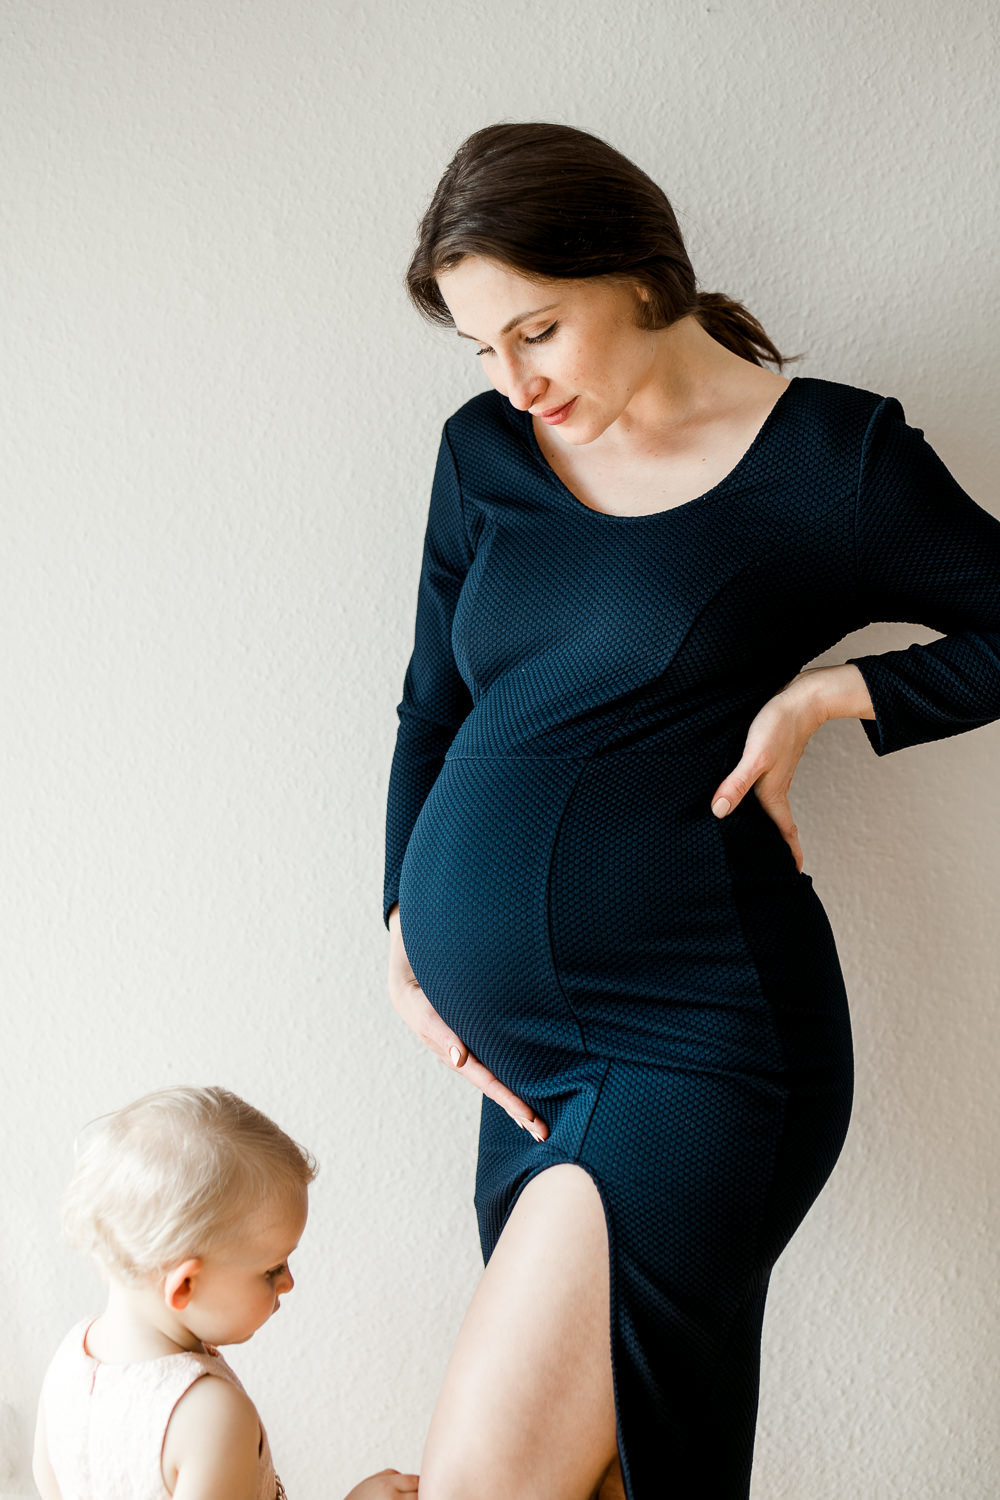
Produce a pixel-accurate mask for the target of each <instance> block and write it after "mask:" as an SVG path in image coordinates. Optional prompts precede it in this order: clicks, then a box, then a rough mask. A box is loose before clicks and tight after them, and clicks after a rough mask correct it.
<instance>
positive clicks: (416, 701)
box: [382, 425, 473, 927]
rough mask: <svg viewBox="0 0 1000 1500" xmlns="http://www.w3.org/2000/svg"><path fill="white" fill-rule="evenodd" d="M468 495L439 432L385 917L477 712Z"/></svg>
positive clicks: (398, 757)
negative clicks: (465, 617)
mask: <svg viewBox="0 0 1000 1500" xmlns="http://www.w3.org/2000/svg"><path fill="white" fill-rule="evenodd" d="M472 558H473V552H472V547H471V545H470V543H469V538H468V535H467V533H466V529H465V518H464V515H463V511H462V492H461V489H460V487H459V480H458V470H457V468H456V466H455V457H454V454H453V453H452V450H451V444H450V442H449V441H448V431H447V425H446V426H445V429H444V431H443V432H442V434H441V445H440V447H439V449H438V457H437V466H436V468H435V471H434V482H433V484H432V486H431V499H430V507H429V510H428V515H427V527H426V530H425V533H424V551H423V561H422V563H421V568H420V584H419V587H418V590H417V614H416V624H415V628H414V640H413V651H412V653H411V655H410V660H409V664H408V666H407V668H406V676H405V678H404V681H403V698H402V701H401V703H400V704H399V705H398V707H397V710H396V712H397V714H398V716H399V728H398V730H397V733H396V748H395V751H394V753H393V757H392V768H391V770H390V773H389V795H388V801H387V805H386V818H385V888H384V891H383V899H382V918H383V921H384V922H385V925H386V926H387V927H388V926H389V912H390V910H391V909H392V907H393V906H394V905H395V904H396V902H397V901H398V900H399V874H400V870H401V869H402V865H403V856H404V854H405V853H406V846H407V844H408V842H409V839H410V834H411V833H412V832H413V825H414V823H416V821H417V817H418V815H419V813H420V809H421V808H422V807H423V805H424V801H425V800H426V797H427V794H428V792H429V791H430V789H431V787H432V786H433V785H434V782H435V781H436V779H437V776H438V772H439V771H440V770H441V767H442V766H443V765H444V758H445V755H446V754H447V752H448V747H449V745H450V744H451V742H452V740H453V739H454V738H455V735H456V733H457V732H458V728H459V726H460V724H461V723H462V721H463V719H464V718H465V717H466V715H467V714H468V712H469V710H470V708H471V707H472V696H471V694H470V692H469V689H468V687H467V686H466V684H465V682H464V681H463V679H462V676H461V674H460V672H459V670H458V667H457V666H456V665H455V656H454V653H453V651H452V646H451V626H452V621H453V619H454V616H455V606H456V605H457V603H458V596H459V594H460V593H461V591H462V584H463V583H464V582H465V575H466V573H467V572H468V571H469V567H470V565H471V563H472Z"/></svg>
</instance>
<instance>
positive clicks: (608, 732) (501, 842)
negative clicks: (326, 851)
mask: <svg viewBox="0 0 1000 1500" xmlns="http://www.w3.org/2000/svg"><path fill="white" fill-rule="evenodd" d="M873 620H906V621H912V622H919V623H922V624H925V625H928V626H931V627H933V628H934V629H936V630H938V631H942V632H949V634H947V635H946V636H945V637H944V638H943V639H939V640H935V641H934V642H932V643H930V644H928V645H913V646H911V647H909V649H908V650H905V651H889V652H885V653H882V654H876V655H867V656H858V657H852V658H850V660H852V661H854V662H856V664H857V666H858V667H859V669H860V671H861V673H862V675H863V677H864V679H865V682H866V683H867V685H868V688H869V690H870V693H871V698H872V703H873V706H874V709H875V713H876V717H875V720H874V721H865V720H863V721H862V723H863V726H864V729H865V732H866V734H867V736H868V739H869V741H870V743H871V745H872V747H873V748H874V750H875V751H876V752H877V753H878V754H879V755H883V754H885V753H887V752H889V751H893V750H898V749H901V748H903V747H905V746H911V745H915V744H918V743H921V742H925V741H930V740H934V739H939V738H941V737H942V736H945V735H951V734H957V733H959V732H961V731H963V730H968V729H971V728H973V727H975V726H977V725H982V724H986V723H988V722H991V721H993V720H996V719H998V718H1000V522H998V521H997V520H996V519H994V518H993V517H992V516H991V515H989V514H988V513H987V512H986V511H985V510H983V509H982V508H981V507H979V506H978V505H977V504H975V502H974V501H972V500H971V499H970V498H969V496H968V495H967V494H966V493H965V492H964V491H963V490H962V489H961V488H960V486H959V485H958V484H957V482H956V481H955V479H954V478H953V477H952V476H951V475H950V474H949V472H948V471H947V469H946V468H945V466H944V465H943V464H942V462H941V461H940V459H939V458H938V457H937V456H936V454H935V453H934V452H933V450H932V449H931V448H930V447H929V446H928V444H927V443H926V442H925V440H924V438H923V433H922V432H921V431H920V430H919V429H914V428H911V427H909V426H908V425H907V424H906V421H905V418H904V413H903V409H902V407H901V406H900V404H899V402H898V401H897V400H896V399H895V398H893V397H885V398H883V397H881V396H879V395H876V394H873V393H872V392H869V391H865V390H859V389H856V388H854V387H852V386H848V385H843V384H839V383H835V382H831V381H826V380H819V379H813V378H806V377H797V378H795V379H793V380H792V381H791V382H790V383H789V385H788V386H786V388H785V389H784V390H783V391H782V393H781V395H780V397H779V399H778V401H777V403H776V405H775V406H774V408H773V409H772V411H771V412H770V414H769V415H768V417H767V420H766V421H765V422H764V424H763V426H762V428H761V429H760V431H759V432H758V434H757V436H756V438H755V439H754V441H753V443H752V444H751V446H750V447H749V449H748V450H747V452H746V453H745V454H744V455H743V457H742V458H741V460H740V461H739V463H738V464H737V465H736V467H735V468H734V469H733V470H732V471H731V472H730V473H729V474H728V475H727V476H726V478H724V479H723V480H722V481H721V482H720V483H719V484H717V485H715V486H714V488H712V489H711V490H709V491H708V492H707V493H705V494H704V495H701V496H699V497H697V498H696V499H694V500H691V501H688V502H687V503H685V504H681V505H678V506H675V507H674V508H672V509H669V510H665V511H661V512H658V513H656V514H653V515H647V516H635V517H626V516H616V515H608V514H606V513H603V512H599V511H595V510H593V509H591V508H589V507H588V506H586V505H584V504H583V503H582V502H581V501H579V500H578V499H577V498H576V497H575V496H574V495H573V494H572V493H571V492H570V491H569V490H568V489H567V488H566V486H565V485H564V484H563V483H562V482H561V481H560V480H559V478H558V477H557V476H556V474H555V473H554V471H553V470H552V469H551V468H550V466H549V465H548V464H547V463H546V461H545V459H544V458H543V456H542V454H541V451H540V449H539V447H538V443H537V440H536V437H535V434H534V430H533V426H532V421H531V418H530V416H529V415H528V414H527V413H525V412H520V411H518V410H516V409H515V408H514V407H512V406H511V405H510V404H509V403H508V402H507V401H506V400H504V399H503V398H502V397H501V396H500V395H499V394H498V393H496V392H495V391H488V392H485V393H484V394H482V395H480V396H477V397H475V398H473V399H472V400H471V401H469V402H467V403H466V404H465V405H464V406H463V407H462V408H461V409H460V410H459V411H458V412H457V413H456V414H455V415H454V416H453V417H451V418H450V419H449V420H448V421H447V422H446V423H445V428H444V434H443V438H442V442H441V447H440V453H439V458H438V464H437V470H436V475H435V478H434V483H433V487H432V493H431V501H430V513H429V518H428V525H427V532H426V540H425V547H424V557H423V568H422V573H421V578H420V586H419V593H418V603H417V618H416V636H415V643H414V650H413V655H412V658H411V660H410V663H409V667H408V670H407V673H406V679H405V685H404V695H403V701H402V703H401V704H400V706H399V718H400V724H399V732H398V738H397V744H396V752H395V756H394V759H393V765H392V772H391V777H390V788H389V804H388V815H387V857H386V878H385V892H384V915H385V916H386V917H387V915H388V911H389V908H390V907H391V906H392V904H393V903H394V902H395V901H396V900H397V899H398V901H399V913H400V922H401V928H402V935H403V942H404V945H405V948H406V952H407V956H408V958H409V960H410V963H411V964H412V967H413V970H414V973H415V975H416V978H417V980H418V981H419V983H420V985H421V987H422V988H423V990H424V992H425V993H426V995H427V997H428V999H429V1000H430V1002H431V1004H432V1005H433V1006H434V1008H435V1009H436V1010H437V1011H438V1012H439V1013H440V1014H441V1015H442V1016H443V1017H444V1019H445V1020H446V1021H447V1023H448V1024H449V1025H450V1026H451V1027H453V1028H454V1030H455V1032H456V1033H457V1034H458V1035H459V1036H460V1037H461V1038H462V1039H463V1041H464V1042H465V1043H466V1044H467V1045H468V1046H469V1048H470V1049H471V1051H472V1052H473V1054H474V1055H476V1056H477V1057H479V1058H480V1059H481V1060H482V1061H483V1062H484V1063H485V1064H486V1065H487V1067H489V1068H490V1069H492V1070H493V1072H494V1073H495V1074H496V1075H497V1077H498V1078H500V1079H501V1080H502V1082H503V1083H505V1084H506V1085H507V1086H508V1087H509V1088H511V1089H512V1090H513V1091H514V1092H515V1093H516V1094H518V1095H520V1096H521V1097H522V1098H523V1099H525V1100H526V1101H527V1102H528V1104H530V1105H531V1107H532V1108H533V1109H534V1110H535V1111H536V1112H537V1113H538V1114H539V1115H540V1116H541V1118H542V1119H543V1120H545V1121H546V1123H547V1124H548V1125H549V1127H550V1131H551V1134H550V1136H549V1139H548V1140H547V1141H546V1142H545V1144H544V1145H538V1144H536V1143H535V1142H534V1141H533V1140H532V1139H531V1138H530V1136H529V1135H528V1134H527V1133H526V1132H524V1131H521V1130H519V1129H518V1127H517V1126H516V1125H515V1124H514V1122H513V1121H512V1120H511V1119H510V1118H509V1117H508V1116H507V1115H506V1114H505V1113H504V1111H503V1110H502V1109H500V1108H499V1107H498V1106H497V1105H496V1104H494V1103H493V1102H492V1101H491V1100H489V1099H485V1098H484V1100H483V1106H482V1119H481V1130H480V1145H479V1167H478V1174H477V1182H476V1194H475V1201H476V1207H477V1211H478V1215H479V1226H480V1235H481V1240H482V1246H483V1253H484V1256H485V1257H486V1258H487V1259H488V1258H489V1256H490V1254H491V1253H492V1250H493V1247H494V1246H495V1244H496V1242H497V1239H498V1237H499V1235H500V1232H501V1229H502V1228H503V1225H504V1222H505V1220H506V1218H507V1215H508V1214H509V1213H510V1210H511V1208H512V1206H513V1204H514V1202H515V1201H516V1199H517V1196H518V1194H519V1192H520V1191H521V1189H522V1188H523V1187H524V1185H525V1183H526V1182H527V1181H528V1180H529V1179H530V1178H531V1177H532V1176H534V1175H535V1174H537V1173H538V1172H540V1171H542V1170H543V1169H544V1168H546V1167H549V1166H552V1165H554V1164H555V1163H557V1162H563V1161H570V1162H576V1163H578V1164H579V1165H580V1166H581V1167H583V1168H584V1169H585V1170H586V1171H587V1172H589V1173H590V1175H591V1177H592V1178H593V1180H594V1181H595V1183H596V1185H597V1187H598V1189H599V1191H600V1194H601V1199H602V1202H603V1205H604V1211H605V1215H606V1220H607V1227H608V1235H609V1251H610V1270H611V1307H610V1320H611V1350H612V1359H613V1366H614V1377H615V1398H616V1409H617V1416H618V1437H619V1447H620V1452H621V1457H622V1466H623V1471H624V1475H625V1485H626V1491H627V1494H628V1497H629V1500H662V1497H663V1495H664V1477H663V1476H664V1474H665V1473H667V1474H669V1481H670V1483H669V1488H670V1492H671V1494H677V1495H685V1496H686V1495H697V1496H699V1500H742V1497H745V1496H746V1495H747V1494H748V1491H749V1484H750V1467H751V1458H752V1450H753V1438H754V1427H755V1420H756V1410H757V1390H758V1370H759V1357H760V1331H761V1320H762V1316H763V1310H764V1299H765V1294H766V1291H767V1285H768V1278H769V1275H770V1272H771V1269H772V1267H773V1265H774V1262H775V1260H776V1258H777V1256H778V1255H779V1254H780V1252H781V1250H782V1249H783V1247H784V1246H785V1245H786V1244H787V1242H788V1240H789V1238H790V1236H791V1235H792V1233H793V1232H794V1230H795V1229H796V1227H797V1226H798V1224H799V1223H800V1221H801V1219H802V1217H803V1216H804V1214H805V1213H806V1211H807V1209H808V1208H809V1205H810V1204H811V1203H812V1201H813V1199H814V1198H815V1196H816V1194H817V1193H818V1192H819V1190H820V1188H821V1187H822V1185H823V1183H824V1182H825V1180H826V1178H827V1177H828V1175H829V1173H830V1171H831V1170H832V1168H833V1165H834V1163H835V1161H836V1159H837V1156H838V1154H839V1152H840V1149H841V1146H842V1144H843V1140H844V1136H845V1132H846V1130H847V1124H848V1118H849V1115H850V1109H851V1097H852V1048H851V1034H850V1023H849V1019H848V1007H847V999H846V995H845V991H844V984H843V979H842V975H841V969H840V964H839V961H838V956H837V950H836V947H835V943H834V938H833V934H832V932H831V929H830V925H829V922H828V920H827V916H826V913H825V911H824V909H823V907H822V905H821V903H820V900H819V897H818V895H817V893H816V892H815V891H814V889H813V882H812V878H811V877H810V875H809V874H807V873H805V872H804V871H803V872H801V873H800V872H798V871H797V870H796V868H795V859H794V856H793V855H792V852H791V850H790V849H789V847H788V845H787V844H786V843H785V841H784V839H783V838H782V836H781V834H780V832H779V831H778V828H777V826H776V824H775V823H774V822H773V821H772V819H771V818H770V817H768V815H767V814H766V813H765V812H764V811H763V809H762V807H761V805H760V803H759V802H758V800H757V798H756V796H755V795H754V794H753V793H752V792H751V793H750V794H748V795H747V796H746V797H745V798H744V799H743V801H742V802H741V803H740V804H739V805H738V806H737V807H736V808H735V809H734V810H733V812H731V813H730V814H729V815H728V816H727V817H725V818H722V819H717V818H716V817H715V816H714V814H713V813H712V811H711V807H710V797H711V795H712V793H713V792H714V790H715V788H716V787H717V785H718V784H719V782H720V781H721V780H722V779H723V777H724V776H725V775H726V774H727V773H728V772H729V771H731V770H732V769H733V767H734V766H735V765H736V763H737V762H738V760H739V759H740V756H741V754H742V751H743V747H744V743H745V739H746V733H747V729H748V726H749V724H750V721H751V720H752V718H753V717H754V715H755V714H756V713H757V712H758V710H759V709H760V708H761V706H762V705H763V704H764V703H765V702H766V701H767V699H769V698H770V697H772V696H773V695H774V694H775V693H776V692H778V691H779V690H780V689H781V688H782V687H783V686H784V684H785V683H786V682H788V680H789V679H790V678H791V677H793V676H794V675H795V674H796V673H797V672H798V671H799V670H800V668H801V667H802V666H803V665H804V664H805V663H806V662H809V661H811V660H812V659H813V658H814V657H816V656H818V655H819V654H820V653H822V652H824V651H826V650H828V649H829V648H830V647H832V646H833V645H835V644H836V642H838V641H839V640H841V639H842V638H843V637H844V636H845V635H847V634H848V633H849V632H851V631H854V630H857V629H859V628H860V627H862V626H864V625H866V624H868V623H869V622H871V621H873ZM806 1487H807V1488H808V1485H807V1486H806Z"/></svg>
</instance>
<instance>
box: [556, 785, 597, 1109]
mask: <svg viewBox="0 0 1000 1500" xmlns="http://www.w3.org/2000/svg"><path fill="white" fill-rule="evenodd" d="M560 759H570V757H568V756H566V757H560ZM586 769H587V767H586V763H584V764H583V765H581V766H580V769H579V771H578V772H577V774H576V776H575V777H574V779H573V784H572V786H571V787H570V789H569V794H568V796H567V797H566V801H565V802H564V803H563V808H562V812H561V813H560V814H559V821H558V822H557V823H556V826H555V829H554V831H553V834H552V842H551V844H550V845H549V857H548V861H547V864H546V868H545V946H546V949H547V951H548V958H549V968H550V970H551V973H552V979H553V981H554V983H555V986H556V989H557V990H558V992H559V994H560V995H561V996H562V999H563V1003H564V1004H565V1006H566V1009H567V1010H568V1011H569V1013H570V1015H571V1016H572V1017H573V1020H574V1021H575V1022H576V1029H577V1031H578V1032H579V1033H580V1046H581V1047H582V1048H583V1051H584V1053H585V1055H586V1056H587V1057H590V1056H591V1051H590V1048H589V1047H588V1046H587V1038H586V1035H585V1033H584V1030H583V1022H582V1021H581V1019H580V1017H579V1015H578V1014H577V1012H576V1008H575V1006H574V1005H573V1002H572V1000H571V999H570V998H569V995H568V994H567V993H566V988H565V986H564V984H563V982H562V976H561V975H560V973H559V964H558V962H557V960H556V945H555V937H554V935H553V932H552V868H553V865H554V864H555V855H556V849H557V847H558V845H559V835H560V834H561V833H562V828H563V823H564V821H565V818H566V814H567V812H568V811H569V807H570V803H571V802H572V801H573V798H574V797H575V796H576V792H577V788H578V787H579V785H580V782H581V780H582V778H583V775H584V772H585V771H586ZM587 1123H588V1124H589V1123H590V1119H589V1116H588V1120H587Z"/></svg>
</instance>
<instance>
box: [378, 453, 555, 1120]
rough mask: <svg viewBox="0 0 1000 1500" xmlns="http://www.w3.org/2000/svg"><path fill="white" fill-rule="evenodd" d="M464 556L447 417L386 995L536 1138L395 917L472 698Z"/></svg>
mask: <svg viewBox="0 0 1000 1500" xmlns="http://www.w3.org/2000/svg"><path fill="white" fill-rule="evenodd" d="M472 558H473V551H472V546H471V544H470V542H469V537H468V534H467V531H466V527H465V517H464V514H463V511H462V492H461V487H460V484H459V477H458V469H457V466H456V464H455V456H454V454H453V452H452V449H451V444H450V442H449V440H448V431H447V424H446V425H445V429H444V431H443V432H442V435H441V445H440V448H439V450H438V459H437V467H436V469H435V472H434V482H433V485H432V486H431V500H430V508H429V512H428V517H427V529H426V532H425V535H424V552H423V562H422V565H421V570H420V585H419V588H418V591H417V617H416V626H415V630H414V643H413V652H412V655H411V657H410V661H409V665H408V666H407V669H406V677H405V680H404V683H403V699H402V702H401V703H400V704H399V707H398V709H397V713H398V715H399V730H398V732H397V735H396V748H395V752H394V754H393V758H392V769H391V771H390V774H389V795H388V801H387V806H386V820H385V886H384V890H383V897H382V917H383V921H384V922H385V925H386V927H387V928H388V929H389V974H388V987H389V995H390V998H391V1000H392V1003H393V1006H394V1007H395V1009H396V1011H397V1012H398V1013H399V1015H400V1016H402V1018H403V1020H404V1021H405V1022H406V1024H407V1026H409V1028H410V1030H411V1031H412V1032H413V1033H414V1035H416V1036H417V1037H419V1038H420V1040H421V1041H422V1042H423V1043H424V1044H425V1045H426V1046H427V1047H429V1048H430V1050H431V1051H432V1052H433V1053H434V1054H435V1056H436V1057H438V1058H440V1060H441V1061H442V1062H443V1063H445V1064H446V1065H447V1066H448V1067H451V1068H460V1069H461V1071H462V1073H463V1074H464V1076H465V1077H466V1078H467V1079H468V1080H469V1082H470V1083H473V1084H474V1085H475V1086H476V1087H477V1088H478V1089H481V1090H482V1092H483V1093H484V1094H488V1095H489V1097H490V1098H491V1099H494V1100H495V1101H496V1103H497V1104H499V1105H500V1106H501V1108H503V1109H505V1110H506V1111H507V1113H508V1114H509V1115H510V1116H511V1118H512V1119H514V1120H516V1121H517V1123H518V1124H519V1125H521V1126H523V1128H524V1129H526V1130H528V1131H529V1132H530V1133H531V1134H532V1135H533V1136H534V1137H535V1139H536V1140H544V1139H545V1137H546V1136H547V1135H548V1127H547V1126H546V1125H545V1124H544V1123H543V1121H541V1120H539V1119H538V1118H537V1117H536V1116H535V1113H534V1111H533V1110H532V1109H530V1108H529V1106H528V1105H527V1104H525V1103H524V1102H523V1100H521V1099H519V1098H518V1097H517V1095H516V1094H512V1093H511V1091H510V1089H507V1088H505V1087H504V1085H503V1084H502V1083H501V1082H500V1081H499V1079H497V1078H496V1076H495V1075H494V1074H493V1073H491V1072H490V1071H489V1069H488V1068H487V1067H485V1066H484V1065H483V1064H482V1063H481V1062H480V1061H479V1060H478V1058H475V1057H473V1056H472V1054H471V1053H470V1052H469V1049H468V1048H467V1047H466V1046H465V1043H464V1042H463V1041H462V1039H461V1038H460V1037H457V1036H456V1035H455V1033H454V1032H453V1031H452V1030H451V1028H450V1027H449V1026H447V1025H446V1024H445V1022H444V1021H443V1020H442V1018H441V1017H440V1016H439V1015H438V1013H437V1011H436V1010H435V1009H434V1008H433V1006H432V1005H431V1003H430V1001H429V1000H428V999H427V996H426V995H425V994H424V992H423V990H422V989H421V988H420V985H419V984H418V982H417V980H416V977H415V976H414V973H413V970H412V968H411V967H410V963H409V960H408V958H407V956H406V949H405V948H404V946H403V938H402V933H401V932H400V925H399V875H400V870H401V869H402V865H403V856H404V855H405V853H406V846H407V843H408V842H409V838H410V834H411V833H412V832H413V825H414V824H415V823H416V821H417V817H418V816H419V813H420V809H421V808H422V807H423V805H424V801H425V799H426V797H427V794H428V793H429V791H430V789H431V787H432V786H433V785H434V782H435V781H436V779H437V776H438V773H439V772H440V770H441V767H442V766H443V765H444V759H445V756H446V754H447V752H448V747H449V746H450V744H451V742H452V740H453V739H454V738H455V735H456V733H457V732H458V729H459V726H460V725H461V723H462V721H463V720H464V719H465V717H466V715H467V714H468V712H469V710H470V709H471V707H472V697H471V694H470V692H469V689H468V687H467V686H466V684H465V681H464V680H463V678H462V676H461V674H460V673H459V670H458V667H457V666H456V664H455V656H454V652H453V650H452V644H451V628H452V621H453V620H454V616H455V606H456V605H457V603H458V596H459V594H460V593H461V589H462V584H463V583H464V581H465V575H466V574H467V572H468V571H469V567H470V566H471V563H472Z"/></svg>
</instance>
